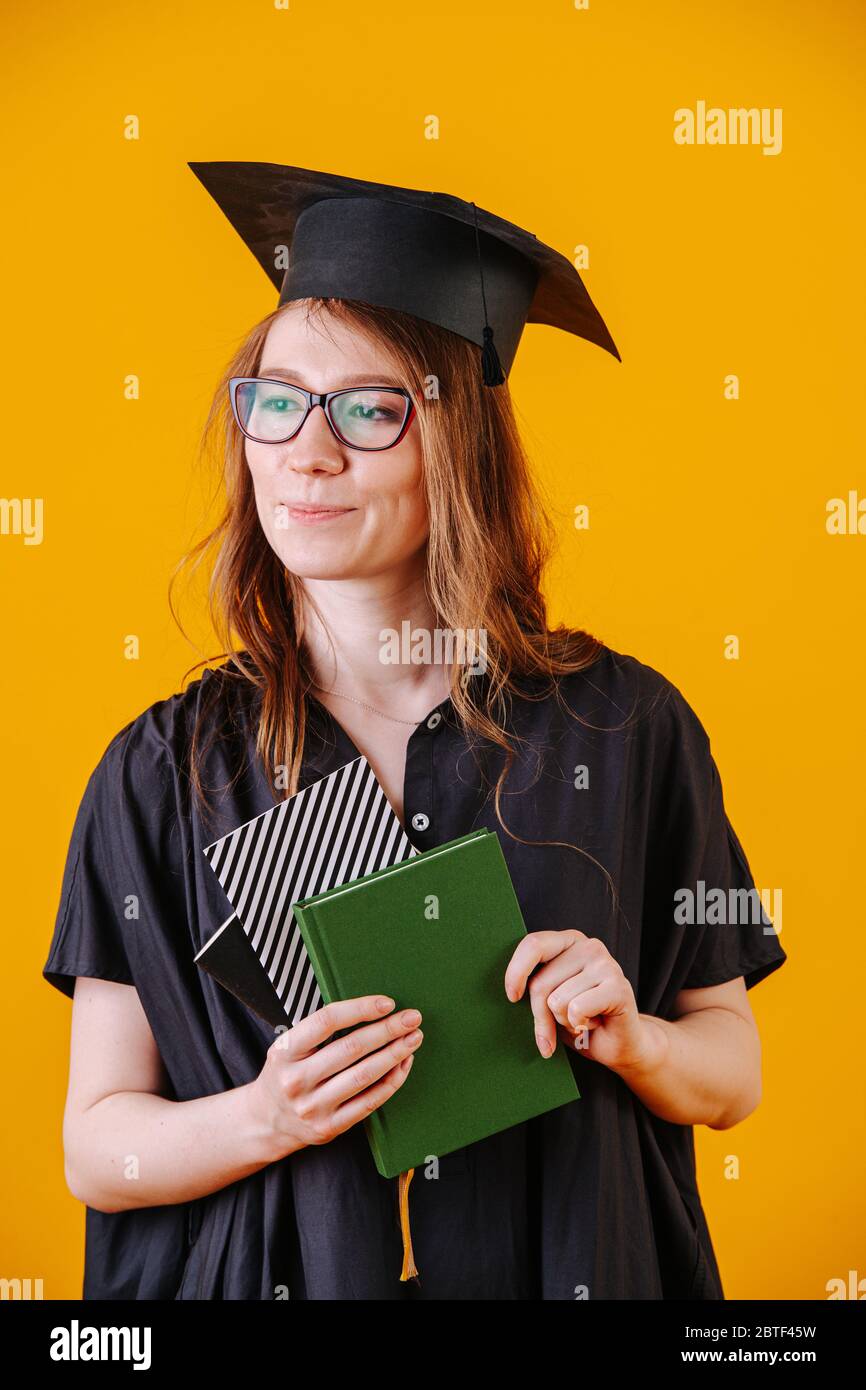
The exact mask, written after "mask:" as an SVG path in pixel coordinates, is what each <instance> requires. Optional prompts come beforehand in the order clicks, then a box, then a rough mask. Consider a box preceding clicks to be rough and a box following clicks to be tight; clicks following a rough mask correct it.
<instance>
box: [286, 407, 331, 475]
mask: <svg viewBox="0 0 866 1390" xmlns="http://www.w3.org/2000/svg"><path fill="white" fill-rule="evenodd" d="M285 462H286V463H288V465H289V467H290V468H296V469H297V470H298V471H299V472H303V473H307V472H310V471H315V470H317V469H325V470H326V471H328V472H330V473H339V472H341V470H342V469H343V468H344V467H345V459H344V457H343V451H342V446H341V444H340V441H339V440H338V439H337V438H336V436H335V435H334V432H333V430H332V429H331V426H330V425H329V424H328V421H327V418H326V416H325V412H324V410H323V408H322V406H320V405H314V406H313V408H312V410H311V411H310V413H309V415H308V416H307V418H306V420H305V421H304V423H303V424H302V425H301V428H300V429H299V430H298V433H297V434H296V435H294V436H293V437H292V438H291V439H290V440H289V441H288V442H287V443H286V445H285Z"/></svg>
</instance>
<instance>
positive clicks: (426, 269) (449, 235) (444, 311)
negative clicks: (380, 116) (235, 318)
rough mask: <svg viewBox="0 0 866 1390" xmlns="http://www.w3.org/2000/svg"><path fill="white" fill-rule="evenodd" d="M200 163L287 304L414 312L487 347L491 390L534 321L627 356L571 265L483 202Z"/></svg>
mask: <svg viewBox="0 0 866 1390" xmlns="http://www.w3.org/2000/svg"><path fill="white" fill-rule="evenodd" d="M189 168H190V169H191V170H192V171H193V173H194V174H195V175H196V177H197V178H198V179H200V181H201V182H202V184H203V185H204V187H205V188H206V189H207V191H208V193H210V195H211V197H212V198H213V199H214V200H215V201H216V202H217V203H218V204H219V206H220V207H221V208H222V211H223V212H224V213H225V215H226V217H227V218H228V220H229V222H231V224H232V226H233V227H234V229H235V231H236V232H238V233H239V235H240V236H241V237H242V238H243V240H244V241H245V242H246V244H247V246H248V247H249V249H250V250H251V251H252V253H253V255H254V256H255V258H256V260H257V261H258V262H259V265H260V266H261V267H262V269H263V270H264V271H265V273H266V274H267V276H268V278H269V279H270V280H271V282H272V284H273V285H274V287H275V288H276V289H278V290H279V292H280V297H279V301H278V303H279V304H286V303H288V302H289V301H290V300H296V299H306V298H308V297H314V296H315V297H319V296H321V297H323V298H333V299H359V300H364V301H366V302H367V303H368V304H377V305H381V306H382V307H384V308H389V309H400V310H403V312H405V313H407V314H414V315H415V317H416V318H419V319H424V320H426V321H427V322H428V323H435V324H438V325H439V327H440V328H447V329H448V330H449V331H450V332H452V333H457V334H459V335H460V337H462V338H467V339H468V340H469V342H471V343H476V344H477V345H478V346H479V347H480V348H481V349H482V354H481V363H482V379H483V382H484V385H485V386H499V385H501V384H502V382H503V381H504V380H505V377H506V376H507V374H508V372H509V371H510V370H511V366H512V363H513V361H514V357H515V354H516V352H517V347H518V344H519V342H520V336H521V334H522V332H523V327H524V324H526V323H548V324H551V325H552V326H553V327H554V328H561V329H564V330H565V332H567V333H575V334H577V336H578V337H580V338H586V339H587V340H588V341H589V342H591V343H596V344H597V345H598V346H599V347H603V348H605V349H606V351H607V352H610V353H612V354H613V356H614V357H616V359H617V360H618V361H619V360H621V359H620V355H619V353H618V351H617V349H616V345H615V343H614V341H613V338H612V337H611V336H610V333H609V332H608V330H607V328H606V326H605V324H604V321H603V319H602V317H601V315H600V314H599V312H598V310H597V309H596V307H595V305H594V304H593V302H592V300H591V299H590V297H589V294H588V293H587V290H586V287H585V286H584V284H583V281H582V280H581V278H580V276H579V275H578V273H577V271H576V270H575V268H574V266H573V265H572V263H571V261H569V260H568V259H567V258H566V257H565V256H563V255H561V254H560V252H558V251H554V250H553V248H552V247H550V246H545V244H544V242H542V241H539V240H538V237H537V236H535V235H534V233H532V232H525V231H524V230H523V228H522V227H517V226H515V225H514V223H513V222H506V221H504V220H503V219H502V218H501V217H496V216H495V215H494V214H493V213H492V212H485V210H484V209H483V208H479V207H476V205H475V203H467V202H464V201H463V199H462V198H455V197H452V195H451V194H449V193H427V192H424V191H423V190H421V189H416V188H400V187H395V186H394V185H392V184H387V183H369V182H367V181H366V180H365V179H353V178H347V177H343V176H342V175H340V174H325V173H318V172H316V171H315V170H313V169H297V168H294V167H293V166H292V165H286V164H247V163H231V162H225V161H216V162H211V163H204V164H199V163H196V164H192V163H191V164H190V165H189ZM286 249H287V250H288V256H287V258H286V255H285V251H286Z"/></svg>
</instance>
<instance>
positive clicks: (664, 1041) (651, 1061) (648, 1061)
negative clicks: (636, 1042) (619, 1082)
mask: <svg viewBox="0 0 866 1390" xmlns="http://www.w3.org/2000/svg"><path fill="white" fill-rule="evenodd" d="M638 1018H639V1019H640V1023H641V1043H642V1046H641V1048H640V1050H639V1051H638V1052H637V1053H636V1054H635V1055H634V1056H633V1057H632V1058H631V1059H630V1060H629V1061H628V1062H623V1063H618V1064H617V1065H615V1066H611V1071H615V1072H616V1073H617V1075H618V1076H621V1077H622V1079H623V1081H625V1082H627V1083H628V1084H629V1085H631V1084H632V1083H633V1082H635V1081H643V1080H647V1079H649V1078H650V1077H653V1076H655V1075H656V1074H657V1073H658V1072H660V1071H661V1070H662V1069H663V1068H664V1066H665V1063H666V1061H667V1058H668V1052H669V1049H670V1039H669V1037H668V1034H667V1032H666V1030H665V1026H664V1023H663V1022H662V1021H661V1020H660V1019H658V1018H653V1016H652V1014H638Z"/></svg>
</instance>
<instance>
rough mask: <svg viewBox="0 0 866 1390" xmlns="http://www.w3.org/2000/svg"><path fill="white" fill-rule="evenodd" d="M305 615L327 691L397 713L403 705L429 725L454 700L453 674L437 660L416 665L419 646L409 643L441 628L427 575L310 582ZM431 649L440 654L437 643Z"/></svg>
mask: <svg viewBox="0 0 866 1390" xmlns="http://www.w3.org/2000/svg"><path fill="white" fill-rule="evenodd" d="M303 608H304V630H303V641H304V647H305V649H306V653H307V659H308V662H309V664H310V667H311V670H312V672H313V679H314V681H315V683H316V686H317V687H319V688H320V690H324V691H331V690H335V691H340V692H341V693H342V694H344V695H351V696H353V697H354V698H355V699H356V700H363V701H366V702H367V703H369V704H370V705H373V706H374V707H376V708H378V709H383V710H385V711H388V712H389V713H397V712H398V710H397V708H396V707H397V706H399V707H400V708H401V709H404V710H406V711H407V712H408V713H407V717H408V718H411V717H412V716H413V715H414V714H415V712H416V711H420V713H419V714H418V717H419V718H421V717H422V716H423V715H424V714H425V713H426V711H427V710H428V709H430V708H432V707H433V705H436V704H438V703H439V702H440V701H441V700H444V699H445V697H446V696H447V695H448V693H449V690H450V679H451V672H450V668H449V667H448V666H447V665H443V664H437V663H436V661H435V657H434V660H433V661H432V662H426V663H415V662H412V661H411V659H409V658H410V656H411V650H412V645H411V642H410V643H407V642H406V641H405V640H402V641H401V637H403V638H405V634H406V633H407V632H408V633H409V634H410V635H411V636H412V637H414V636H415V634H417V633H418V632H419V631H422V632H427V633H431V634H432V633H433V632H434V630H435V628H436V618H435V614H434V612H433V609H432V607H431V605H430V602H429V599H428V598H427V594H426V591H425V587H424V580H423V576H416V577H413V578H410V579H407V580H403V581H401V580H398V579H389V577H388V576H376V578H375V579H364V580H358V579H353V580H333V581H332V580H328V581H317V580H304V603H303ZM405 624H408V628H406V627H404V625H405ZM407 648H408V650H407ZM416 650H417V648H416ZM430 650H431V651H433V652H434V653H435V651H436V646H435V644H434V643H430ZM395 657H396V660H395Z"/></svg>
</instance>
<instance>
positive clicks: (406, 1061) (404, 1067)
mask: <svg viewBox="0 0 866 1390" xmlns="http://www.w3.org/2000/svg"><path fill="white" fill-rule="evenodd" d="M414 1061H415V1058H414V1057H404V1058H403V1060H402V1062H401V1063H400V1070H401V1071H404V1072H406V1071H408V1070H409V1068H410V1067H411V1065H412V1063H413V1062H414Z"/></svg>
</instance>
